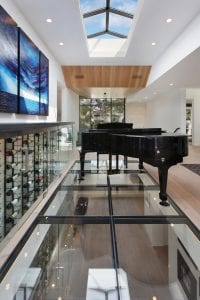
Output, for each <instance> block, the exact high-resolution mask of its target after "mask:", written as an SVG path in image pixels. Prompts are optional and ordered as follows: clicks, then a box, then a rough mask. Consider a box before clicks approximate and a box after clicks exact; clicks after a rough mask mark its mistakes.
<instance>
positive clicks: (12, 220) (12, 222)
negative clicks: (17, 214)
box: [6, 216, 14, 225]
mask: <svg viewBox="0 0 200 300" xmlns="http://www.w3.org/2000/svg"><path fill="white" fill-rule="evenodd" d="M6 223H7V224H9V223H11V224H12V225H14V219H13V218H12V216H10V217H8V218H6Z"/></svg>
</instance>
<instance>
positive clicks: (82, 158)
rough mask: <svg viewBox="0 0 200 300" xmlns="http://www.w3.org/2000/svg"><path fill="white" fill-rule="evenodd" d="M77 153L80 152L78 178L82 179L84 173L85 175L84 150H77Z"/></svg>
mask: <svg viewBox="0 0 200 300" xmlns="http://www.w3.org/2000/svg"><path fill="white" fill-rule="evenodd" d="M79 154H80V165H81V170H80V177H79V180H83V178H84V175H85V172H84V163H85V152H79Z"/></svg>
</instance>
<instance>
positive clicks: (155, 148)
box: [80, 123, 188, 206]
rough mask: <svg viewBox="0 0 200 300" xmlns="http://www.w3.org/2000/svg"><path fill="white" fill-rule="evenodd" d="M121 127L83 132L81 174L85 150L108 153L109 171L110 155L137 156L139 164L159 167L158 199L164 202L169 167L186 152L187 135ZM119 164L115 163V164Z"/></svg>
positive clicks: (185, 154)
mask: <svg viewBox="0 0 200 300" xmlns="http://www.w3.org/2000/svg"><path fill="white" fill-rule="evenodd" d="M121 124H124V125H123V126H124V127H122V128H116V126H115V128H112V125H110V128H107V129H104V128H100V129H98V128H97V129H94V130H89V131H88V132H83V133H82V148H81V151H80V163H81V171H80V178H81V179H83V178H84V161H85V154H86V153H87V152H97V153H108V154H109V172H111V171H112V155H113V154H114V155H116V161H118V155H124V156H125V157H136V158H138V159H139V168H140V169H141V168H143V162H146V163H148V164H150V165H152V166H155V167H157V168H158V174H159V185H160V193H159V197H160V199H161V202H160V204H161V205H164V206H167V205H169V204H168V202H167V194H166V188H167V177H168V169H169V168H170V167H171V166H173V165H176V164H177V163H180V162H182V161H183V157H184V156H187V155H188V142H187V136H186V135H180V134H167V133H164V132H163V131H162V129H161V128H130V126H129V127H128V128H126V127H125V126H126V123H121ZM116 168H118V164H116Z"/></svg>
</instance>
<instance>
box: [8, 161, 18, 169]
mask: <svg viewBox="0 0 200 300" xmlns="http://www.w3.org/2000/svg"><path fill="white" fill-rule="evenodd" d="M16 166H17V162H13V163H10V164H6V169H8V170H10V169H13V168H14V167H16Z"/></svg>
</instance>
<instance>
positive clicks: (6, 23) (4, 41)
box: [0, 6, 18, 113]
mask: <svg viewBox="0 0 200 300" xmlns="http://www.w3.org/2000/svg"><path fill="white" fill-rule="evenodd" d="M0 49H1V50H0V112H6V113H16V112H17V111H18V27H17V24H16V23H15V22H14V20H13V19H12V18H11V16H9V15H8V13H7V12H6V11H5V10H4V9H3V7H2V6H0Z"/></svg>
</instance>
